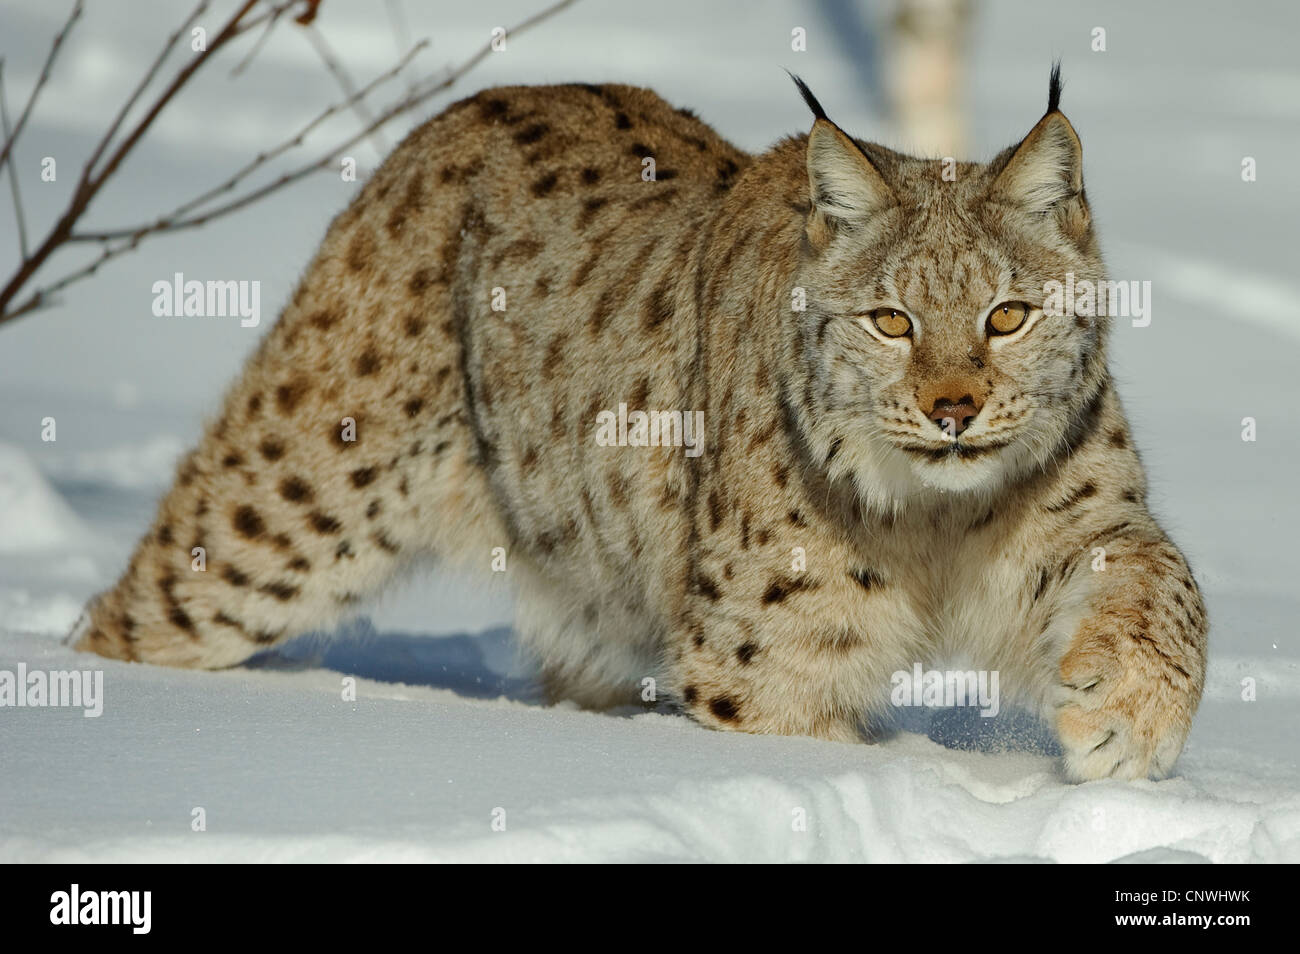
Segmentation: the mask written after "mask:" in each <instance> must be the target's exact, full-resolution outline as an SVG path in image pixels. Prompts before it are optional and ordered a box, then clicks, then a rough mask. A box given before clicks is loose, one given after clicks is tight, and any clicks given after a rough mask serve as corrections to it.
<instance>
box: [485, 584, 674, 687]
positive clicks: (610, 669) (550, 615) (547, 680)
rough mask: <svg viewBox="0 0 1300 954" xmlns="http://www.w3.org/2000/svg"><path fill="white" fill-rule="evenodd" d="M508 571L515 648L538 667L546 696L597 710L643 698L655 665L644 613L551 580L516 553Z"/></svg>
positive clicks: (653, 639)
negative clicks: (513, 592)
mask: <svg viewBox="0 0 1300 954" xmlns="http://www.w3.org/2000/svg"><path fill="white" fill-rule="evenodd" d="M510 575H511V578H512V580H513V581H514V582H515V584H516V625H515V629H516V633H517V635H518V638H519V644H520V648H521V649H522V650H523V651H524V652H525V653H526V654H527V655H529V656H531V657H532V658H533V659H534V660H535V661H536V662H537V664H538V665H539V667H540V668H541V682H542V689H543V692H544V694H545V697H546V701H547V702H548V703H550V704H555V703H558V702H566V701H567V702H574V703H577V704H578V705H579V706H581V707H582V708H584V709H595V710H604V709H612V708H615V707H616V706H630V705H642V704H643V702H645V699H644V697H643V692H644V690H645V686H646V684H645V682H644V680H645V679H647V678H653V679H657V677H658V676H659V674H660V671H661V661H660V658H659V648H658V647H659V645H660V644H659V641H658V640H657V638H656V634H655V633H654V632H653V630H652V628H651V627H650V626H649V625H648V623H647V622H646V614H640V615H637V614H633V613H632V612H630V611H629V610H627V609H625V608H623V607H620V606H617V605H614V604H612V603H610V602H609V601H608V600H605V599H601V598H599V597H596V596H593V595H592V594H591V592H590V587H589V586H588V587H584V586H582V585H580V584H575V583H569V584H563V583H560V582H558V581H553V580H551V579H549V578H548V577H546V576H544V575H543V574H542V573H540V572H539V571H538V570H537V569H536V568H535V567H532V566H530V565H525V564H522V563H521V562H520V561H519V560H518V559H517V560H516V561H515V565H514V566H512V568H511V573H510ZM657 681H659V682H662V680H658V679H657Z"/></svg>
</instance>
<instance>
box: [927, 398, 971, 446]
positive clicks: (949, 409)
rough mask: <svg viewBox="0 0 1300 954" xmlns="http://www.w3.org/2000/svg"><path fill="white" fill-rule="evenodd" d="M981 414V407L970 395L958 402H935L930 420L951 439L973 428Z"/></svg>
mask: <svg viewBox="0 0 1300 954" xmlns="http://www.w3.org/2000/svg"><path fill="white" fill-rule="evenodd" d="M979 412H980V409H979V407H977V406H976V404H975V401H974V399H972V398H971V396H970V395H969V394H967V395H965V396H964V397H962V398H961V399H960V400H957V401H954V400H952V399H951V398H939V399H938V400H937V401H935V402H934V410H933V411H931V412H930V420H932V421H934V423H935V424H937V425H938V426H939V430H941V431H943V432H944V433H945V434H947V435H948V436H949V437H956V436H957V435H958V434H960V433H962V431H964V430H966V428H968V427H970V426H971V423H972V422H973V421H974V420H975V416H976V415H977V414H979Z"/></svg>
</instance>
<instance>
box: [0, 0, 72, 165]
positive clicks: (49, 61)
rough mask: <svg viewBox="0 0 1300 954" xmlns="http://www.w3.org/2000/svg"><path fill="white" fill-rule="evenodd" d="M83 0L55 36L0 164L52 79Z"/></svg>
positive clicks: (1, 151) (2, 151)
mask: <svg viewBox="0 0 1300 954" xmlns="http://www.w3.org/2000/svg"><path fill="white" fill-rule="evenodd" d="M82 6H83V0H77V2H76V3H74V4H73V5H72V11H71V12H70V13H69V14H68V19H67V20H66V21H64V24H63V29H61V30H60V31H59V32H58V33H57V34H55V36H54V43H53V44H52V45H51V46H50V52H49V54H48V55H47V56H46V57H45V65H44V66H42V67H41V73H40V76H39V77H37V79H36V85H35V86H33V87H32V92H31V95H30V96H28V97H27V105H26V106H24V107H23V111H22V114H21V115H19V117H18V122H16V123H14V131H13V132H12V133H8V134H6V135H5V144H4V147H3V148H0V163H3V162H4V161H5V160H6V159H8V158H9V153H10V152H11V151H12V150H13V146H14V143H15V142H16V141H17V139H18V137H19V136H20V135H21V134H22V131H23V127H24V126H26V125H27V117H28V116H30V115H31V114H32V107H33V106H35V105H36V97H38V96H39V95H40V94H41V89H42V88H44V86H45V82H46V80H48V79H49V78H50V69H51V68H52V67H53V66H54V61H55V59H57V58H58V55H59V50H60V49H62V47H63V41H64V40H65V39H66V38H67V36H68V33H69V32H70V31H71V30H72V25H73V24H74V23H76V22H77V20H78V19H79V18H80V17H81V10H82Z"/></svg>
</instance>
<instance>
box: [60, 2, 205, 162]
mask: <svg viewBox="0 0 1300 954" xmlns="http://www.w3.org/2000/svg"><path fill="white" fill-rule="evenodd" d="M209 2H210V0H199V5H198V6H196V7H195V8H194V9H193V10H192V11H191V12H190V15H189V16H188V17H186V18H185V20H184V21H183V22H182V23H181V25H180V26H178V27H177V28H176V31H175V32H174V33H172V35H171V36H169V37H167V40H166V42H164V43H163V47H162V50H161V51H160V52H159V53H158V56H157V57H156V58H155V59H154V61H153V63H151V64H150V65H149V68H148V69H147V70H145V73H144V76H143V77H141V79H140V82H139V83H137V84H136V87H135V89H134V90H132V91H131V95H130V96H128V97H127V99H126V102H125V103H123V104H122V108H121V109H119V110H118V111H117V115H116V116H114V117H113V121H112V123H110V124H109V127H108V131H107V132H106V133H104V135H103V138H101V139H100V140H99V144H98V145H96V146H95V149H94V151H93V152H92V153H91V154H90V158H89V159H87V160H86V165H85V167H84V168H83V169H82V172H81V183H82V184H83V185H84V184H85V183H88V182H89V181H90V179H91V177H92V175H93V173H94V169H95V163H97V162H98V161H99V157H100V156H102V155H103V154H104V150H105V149H107V148H108V146H109V143H111V142H112V141H113V137H114V136H116V135H117V131H118V130H119V129H121V128H122V123H123V122H124V121H125V120H126V117H127V114H128V113H130V112H131V109H132V108H133V107H134V106H135V104H136V103H137V102H139V101H140V97H141V96H143V95H144V91H145V90H146V89H148V87H149V84H150V83H152V82H153V80H154V77H155V76H157V75H158V70H160V69H161V68H162V65H163V62H164V61H165V60H166V59H167V57H168V55H170V54H171V51H172V49H173V48H174V47H175V46H176V41H177V40H179V39H180V37H181V34H182V33H184V32H186V31H187V30H189V29H190V28H191V27H192V26H193V25H194V23H195V21H196V20H198V18H199V17H201V16H203V13H204V11H205V10H207V8H208V4H209Z"/></svg>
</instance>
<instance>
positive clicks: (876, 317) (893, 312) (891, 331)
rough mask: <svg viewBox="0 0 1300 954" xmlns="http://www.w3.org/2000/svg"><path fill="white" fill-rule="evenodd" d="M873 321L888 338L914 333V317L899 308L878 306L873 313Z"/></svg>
mask: <svg viewBox="0 0 1300 954" xmlns="http://www.w3.org/2000/svg"><path fill="white" fill-rule="evenodd" d="M871 321H872V323H873V324H874V325H875V326H876V327H877V328H879V329H880V333H881V334H882V335H884V336H885V337H886V338H901V337H903V336H904V335H910V334H911V333H912V319H911V318H908V317H907V315H905V314H903V313H902V312H901V311H899V310H898V309H897V308H877V309H876V310H875V311H873V312H872V313H871Z"/></svg>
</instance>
